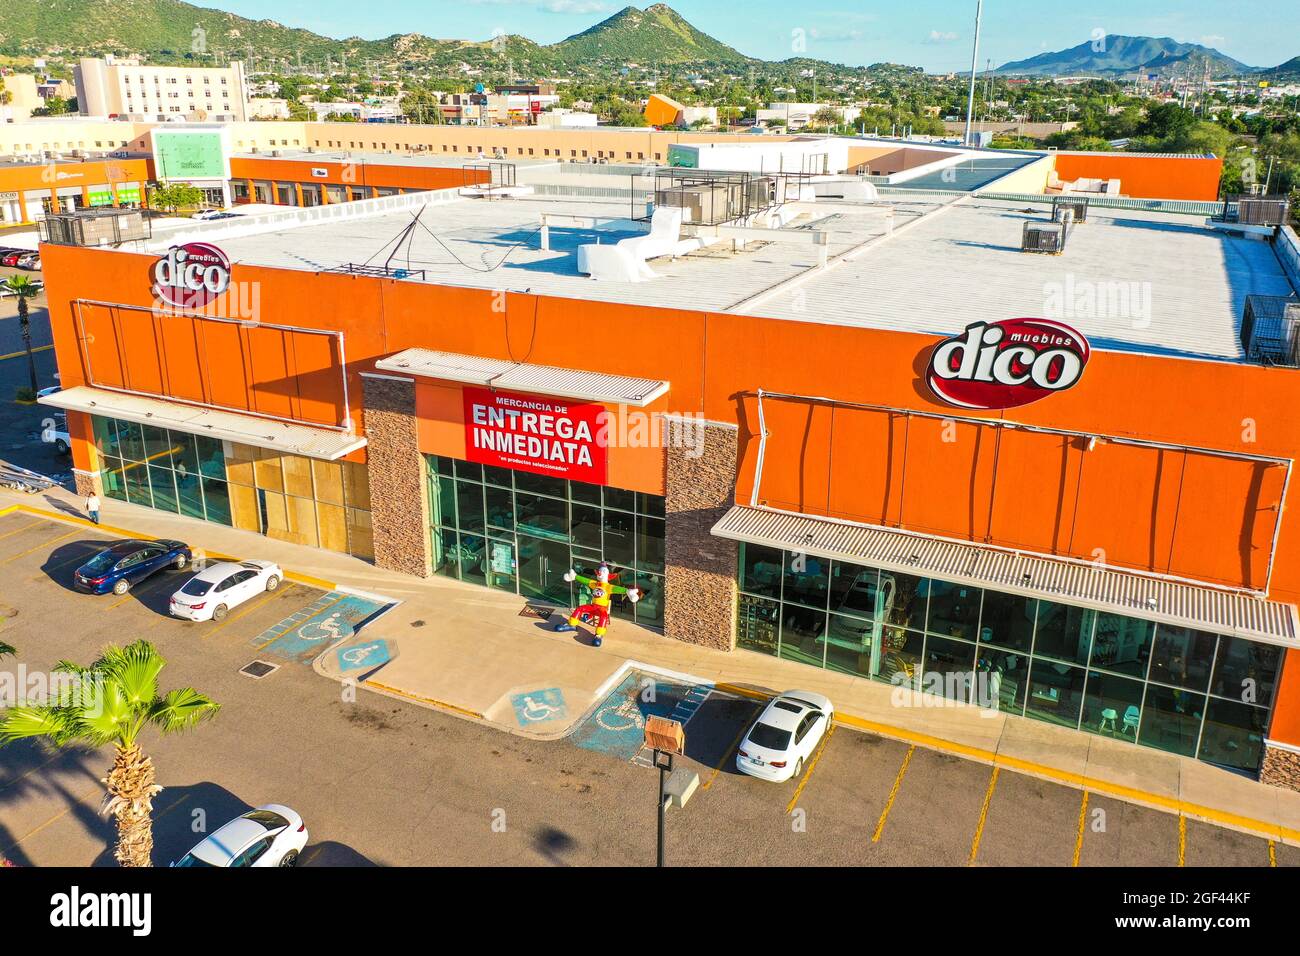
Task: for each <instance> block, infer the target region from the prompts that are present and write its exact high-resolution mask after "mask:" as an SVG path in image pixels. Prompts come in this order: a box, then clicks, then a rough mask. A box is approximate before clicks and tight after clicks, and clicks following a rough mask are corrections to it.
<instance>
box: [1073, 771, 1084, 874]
mask: <svg viewBox="0 0 1300 956" xmlns="http://www.w3.org/2000/svg"><path fill="white" fill-rule="evenodd" d="M1087 823H1088V791H1087V790H1085V791H1083V800H1082V801H1081V802H1080V803H1079V835H1078V836H1077V837H1075V840H1074V859H1073V860H1072V861H1071V862H1070V866H1078V865H1079V857H1080V856H1081V855H1082V853H1083V831H1084V828H1085V826H1086V825H1087Z"/></svg>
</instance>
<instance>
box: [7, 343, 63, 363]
mask: <svg viewBox="0 0 1300 956" xmlns="http://www.w3.org/2000/svg"><path fill="white" fill-rule="evenodd" d="M52 348H54V346H53V345H33V346H32V354H33V355H35V354H36V353H37V352H48V351H49V350H50V349H52ZM26 354H27V351H26V350H23V351H21V352H7V353H5V354H4V355H0V362H3V361H4V360H5V359H11V358H18V357H19V356H22V355H26Z"/></svg>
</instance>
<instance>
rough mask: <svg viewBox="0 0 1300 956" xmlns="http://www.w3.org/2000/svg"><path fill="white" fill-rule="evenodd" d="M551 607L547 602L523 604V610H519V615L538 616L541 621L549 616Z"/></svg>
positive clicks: (552, 609) (551, 610)
mask: <svg viewBox="0 0 1300 956" xmlns="http://www.w3.org/2000/svg"><path fill="white" fill-rule="evenodd" d="M554 610H555V608H553V607H552V606H551V605H549V604H525V605H524V607H523V610H521V611H520V612H519V616H520V617H539V618H541V619H542V620H543V621H544V620H546V619H547V618H549V617H550V616H551V612H553V611H554Z"/></svg>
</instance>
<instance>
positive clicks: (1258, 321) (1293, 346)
mask: <svg viewBox="0 0 1300 956" xmlns="http://www.w3.org/2000/svg"><path fill="white" fill-rule="evenodd" d="M1241 347H1242V349H1243V350H1244V351H1245V353H1246V359H1247V360H1248V361H1251V362H1257V363H1258V364H1260V365H1286V366H1290V367H1292V368H1296V367H1300V299H1296V298H1295V297H1294V296H1281V295H1248V296H1246V306H1245V309H1244V311H1243V314H1242V319H1241Z"/></svg>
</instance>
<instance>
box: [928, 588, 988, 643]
mask: <svg viewBox="0 0 1300 956" xmlns="http://www.w3.org/2000/svg"><path fill="white" fill-rule="evenodd" d="M983 593H984V592H983V591H981V590H980V589H979V588H973V587H969V586H967V585H964V584H950V583H948V582H947V581H932V582H931V583H930V610H929V617H928V618H927V623H926V630H927V631H929V632H930V633H931V634H943V635H945V636H948V637H964V638H966V639H967V640H971V641H973V640H974V639H975V628H976V627H978V626H979V619H980V599H981V597H982V596H983Z"/></svg>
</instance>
